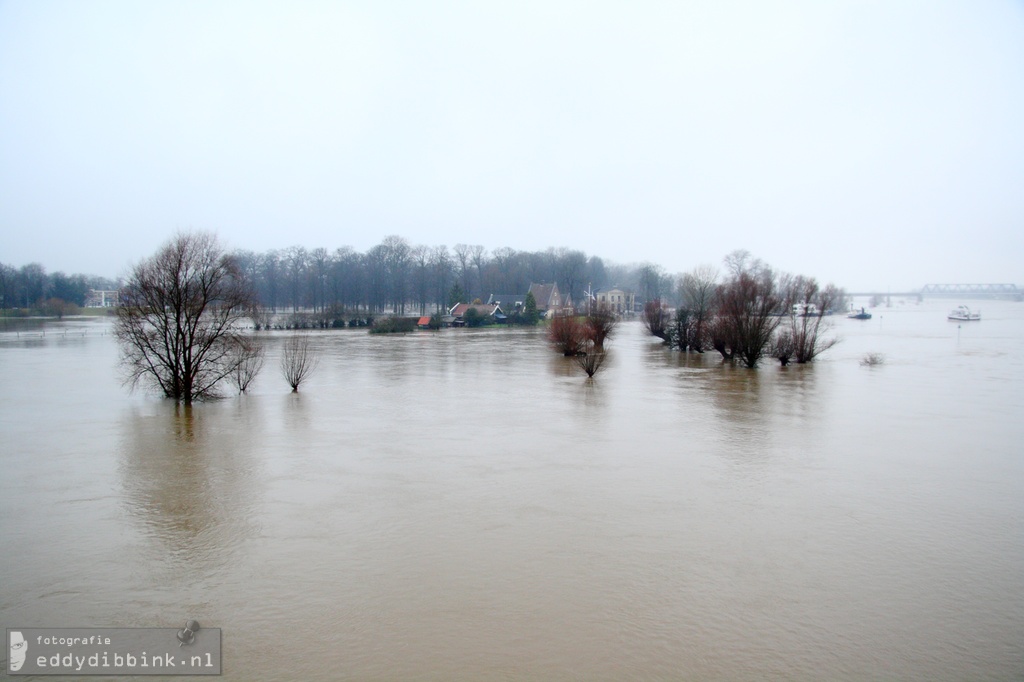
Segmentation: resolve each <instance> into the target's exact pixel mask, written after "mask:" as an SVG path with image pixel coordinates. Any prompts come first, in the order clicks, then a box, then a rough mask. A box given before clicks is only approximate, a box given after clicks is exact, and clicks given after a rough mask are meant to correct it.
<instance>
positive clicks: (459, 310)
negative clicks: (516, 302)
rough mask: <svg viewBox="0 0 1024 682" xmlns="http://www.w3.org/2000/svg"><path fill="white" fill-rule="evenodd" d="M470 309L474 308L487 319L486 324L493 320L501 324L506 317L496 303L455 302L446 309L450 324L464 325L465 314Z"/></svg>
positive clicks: (454, 325) (455, 325)
mask: <svg viewBox="0 0 1024 682" xmlns="http://www.w3.org/2000/svg"><path fill="white" fill-rule="evenodd" d="M477 300H479V299H477ZM470 310H475V311H476V312H477V314H478V315H479V316H480V317H482V318H484V319H485V320H487V324H491V323H494V322H497V323H499V324H501V323H503V322H505V319H506V318H505V313H503V312H502V311H501V307H500V306H498V305H497V304H496V303H456V304H455V305H454V306H452V309H451V310H449V311H448V315H449V316H451V318H452V323H451V324H452V326H453V327H464V326H466V319H465V316H466V313H467V312H468V311H470Z"/></svg>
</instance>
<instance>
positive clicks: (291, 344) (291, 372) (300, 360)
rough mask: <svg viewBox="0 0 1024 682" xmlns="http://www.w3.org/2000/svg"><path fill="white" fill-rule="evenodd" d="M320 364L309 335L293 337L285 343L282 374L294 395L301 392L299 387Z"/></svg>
mask: <svg viewBox="0 0 1024 682" xmlns="http://www.w3.org/2000/svg"><path fill="white" fill-rule="evenodd" d="M319 364H320V358H319V356H318V355H317V354H316V351H315V350H313V347H312V346H311V345H310V343H309V336H308V335H307V334H298V335H295V336H292V337H291V338H290V339H288V341H287V342H286V343H285V345H284V351H283V352H282V353H281V373H282V374H284V378H285V380H286V381H287V382H288V385H289V386H291V387H292V392H293V393H294V392H296V391H298V390H299V385H300V384H301V383H302V382H303V381H305V380H306V379H308V378H309V375H310V374H312V373H313V370H315V369H316V368H317V365H319Z"/></svg>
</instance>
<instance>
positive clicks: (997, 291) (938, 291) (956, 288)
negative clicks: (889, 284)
mask: <svg viewBox="0 0 1024 682" xmlns="http://www.w3.org/2000/svg"><path fill="white" fill-rule="evenodd" d="M846 295H847V296H905V297H908V298H910V297H917V298H925V297H930V298H998V299H1004V300H1010V301H1020V300H1024V287H1018V286H1017V285H1016V284H926V285H924V286H923V287H921V288H920V289H918V290H917V291H900V292H896V291H854V292H847V294H846Z"/></svg>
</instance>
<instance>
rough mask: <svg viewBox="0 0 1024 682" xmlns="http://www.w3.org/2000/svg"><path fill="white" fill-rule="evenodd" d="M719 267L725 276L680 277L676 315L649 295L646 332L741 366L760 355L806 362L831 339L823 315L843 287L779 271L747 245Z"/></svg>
mask: <svg viewBox="0 0 1024 682" xmlns="http://www.w3.org/2000/svg"><path fill="white" fill-rule="evenodd" d="M725 265H726V275H725V277H724V278H723V277H721V276H720V274H719V272H718V271H717V270H716V269H715V268H713V267H710V266H701V267H698V268H696V269H695V270H693V271H691V272H689V273H687V274H686V275H684V276H683V277H682V278H681V280H680V282H679V305H678V307H677V308H676V310H675V312H674V314H673V313H671V312H670V310H669V308H668V306H667V305H666V304H664V303H662V302H661V301H658V300H654V301H648V302H647V303H646V304H645V306H644V316H643V319H644V323H645V325H646V326H647V329H648V331H649V332H650V333H651V334H652V335H654V336H657V337H659V338H661V339H662V340H663V341H664V342H665V343H666V344H668V345H670V346H672V347H675V348H679V349H680V350H684V351H687V350H689V351H695V352H704V351H705V350H707V349H709V348H713V349H714V350H716V351H718V352H719V353H720V354H721V356H722V357H723V358H724V359H726V360H736V361H739V362H742V363H743V364H744V365H745V366H747V367H756V366H757V365H758V363H759V362H760V361H761V360H762V359H763V358H764V357H766V356H769V357H774V358H776V359H778V360H779V361H780V362H781V363H782V364H783V365H785V364H788V363H789V362H790V361H791V360H794V361H796V362H798V363H806V362H810V361H812V360H813V359H814V358H815V357H816V356H817V355H819V354H820V353H822V352H824V351H825V350H828V348H830V347H831V346H832V345H834V344H835V343H836V339H835V338H834V337H828V336H827V335H826V332H827V330H828V328H829V325H828V321H827V318H826V314H827V313H828V312H829V311H830V310H831V309H833V308H834V307H837V306H840V305H841V304H842V292H841V290H839V289H837V288H836V287H835V286H833V285H831V284H830V285H828V286H825V287H821V286H820V285H819V284H818V283H817V281H816V280H815V279H813V278H808V277H804V276H802V275H796V276H794V275H788V274H781V273H777V272H776V271H774V270H773V269H772V268H771V267H770V266H768V265H767V264H765V263H763V262H761V261H760V260H757V259H751V257H750V254H749V253H748V252H746V251H736V252H733V253H731V254H729V256H727V257H726V258H725Z"/></svg>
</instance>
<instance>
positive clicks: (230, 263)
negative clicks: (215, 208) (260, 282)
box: [114, 233, 255, 403]
mask: <svg viewBox="0 0 1024 682" xmlns="http://www.w3.org/2000/svg"><path fill="white" fill-rule="evenodd" d="M254 301H255V297H254V295H253V292H252V289H251V288H250V287H248V286H247V285H246V283H245V281H244V278H243V277H241V274H240V273H239V272H238V268H237V266H236V264H235V262H234V260H233V259H231V258H230V257H228V256H225V255H224V251H223V249H222V248H221V247H220V245H219V244H218V242H217V239H216V237H214V236H213V235H212V234H208V233H181V234H178V235H177V236H175V237H174V238H173V239H171V241H170V242H168V243H167V244H166V245H165V246H163V247H162V248H161V249H160V250H159V251H157V253H156V255H154V256H153V257H152V258H150V259H148V260H145V261H143V262H142V263H140V264H139V265H137V266H135V268H134V269H133V270H132V272H131V275H130V276H129V278H128V281H127V282H126V283H125V285H124V287H123V288H122V289H121V304H122V305H121V306H120V307H119V308H118V311H117V321H116V323H115V325H114V334H115V336H116V337H117V340H118V341H119V342H120V345H121V357H122V362H123V364H124V366H125V367H126V368H127V372H128V376H127V381H128V383H130V384H131V385H132V386H135V385H137V384H138V382H139V381H142V380H151V381H152V382H153V383H155V384H156V385H157V386H158V387H159V388H160V390H162V391H163V393H164V395H166V396H167V397H168V398H173V399H174V400H179V401H182V402H185V403H191V402H192V401H193V400H198V399H202V398H209V397H213V396H215V395H216V387H217V384H218V383H219V382H220V381H221V380H222V379H225V378H227V377H228V376H230V375H231V373H232V372H233V371H234V369H235V367H236V364H237V362H238V361H239V355H238V353H237V349H238V347H237V344H238V343H239V339H240V336H239V332H238V325H239V324H240V323H241V322H243V321H244V320H245V319H246V318H247V317H248V316H249V314H250V311H251V310H252V308H253V306H254Z"/></svg>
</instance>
